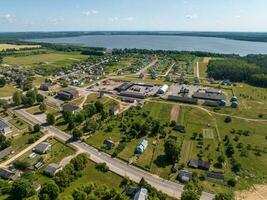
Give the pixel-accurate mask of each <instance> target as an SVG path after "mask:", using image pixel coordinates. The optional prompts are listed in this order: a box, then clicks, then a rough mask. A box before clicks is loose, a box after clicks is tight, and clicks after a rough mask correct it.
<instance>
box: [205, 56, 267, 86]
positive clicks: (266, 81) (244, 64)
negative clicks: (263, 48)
mask: <svg viewBox="0 0 267 200" xmlns="http://www.w3.org/2000/svg"><path fill="white" fill-rule="evenodd" d="M266 61H267V55H248V56H246V57H243V58H241V57H240V58H227V59H223V60H211V61H210V63H209V65H208V70H207V72H208V75H209V77H213V78H215V79H219V80H222V79H229V80H231V81H234V82H247V83H250V84H253V85H256V86H261V87H267V74H266V72H267V63H266Z"/></svg>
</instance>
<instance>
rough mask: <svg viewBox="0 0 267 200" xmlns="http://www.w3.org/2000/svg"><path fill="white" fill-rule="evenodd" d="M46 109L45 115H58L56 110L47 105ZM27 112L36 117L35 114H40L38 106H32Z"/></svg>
mask: <svg viewBox="0 0 267 200" xmlns="http://www.w3.org/2000/svg"><path fill="white" fill-rule="evenodd" d="M46 108H47V110H46V113H52V114H54V115H58V114H59V111H58V110H56V109H55V108H53V107H51V106H48V105H47V106H46ZM27 112H28V113H31V114H33V115H36V114H40V113H41V111H40V109H39V105H38V106H33V107H31V108H29V109H27Z"/></svg>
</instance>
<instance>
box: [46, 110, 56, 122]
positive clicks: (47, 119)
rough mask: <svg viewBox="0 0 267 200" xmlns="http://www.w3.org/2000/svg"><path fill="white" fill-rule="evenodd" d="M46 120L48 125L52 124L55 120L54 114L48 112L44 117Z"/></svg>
mask: <svg viewBox="0 0 267 200" xmlns="http://www.w3.org/2000/svg"><path fill="white" fill-rule="evenodd" d="M46 121H47V123H48V124H49V125H53V124H55V122H56V119H55V116H54V115H53V114H52V113H48V114H47V117H46Z"/></svg>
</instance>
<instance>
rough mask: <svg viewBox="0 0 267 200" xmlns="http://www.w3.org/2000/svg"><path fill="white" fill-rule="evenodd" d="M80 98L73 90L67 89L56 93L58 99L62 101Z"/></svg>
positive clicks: (77, 92)
mask: <svg viewBox="0 0 267 200" xmlns="http://www.w3.org/2000/svg"><path fill="white" fill-rule="evenodd" d="M79 96H80V94H79V91H78V90H77V89H75V88H72V87H68V88H64V89H63V90H61V91H59V92H58V97H59V98H60V99H62V100H72V99H76V98H78V97H79Z"/></svg>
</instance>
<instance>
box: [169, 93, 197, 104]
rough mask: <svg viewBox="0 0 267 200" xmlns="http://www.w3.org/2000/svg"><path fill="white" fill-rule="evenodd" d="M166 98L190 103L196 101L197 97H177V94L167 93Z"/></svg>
mask: <svg viewBox="0 0 267 200" xmlns="http://www.w3.org/2000/svg"><path fill="white" fill-rule="evenodd" d="M167 99H168V100H169V101H176V102H182V103H190V104H197V103H198V100H197V99H193V98H190V97H179V96H174V95H168V97H167Z"/></svg>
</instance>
